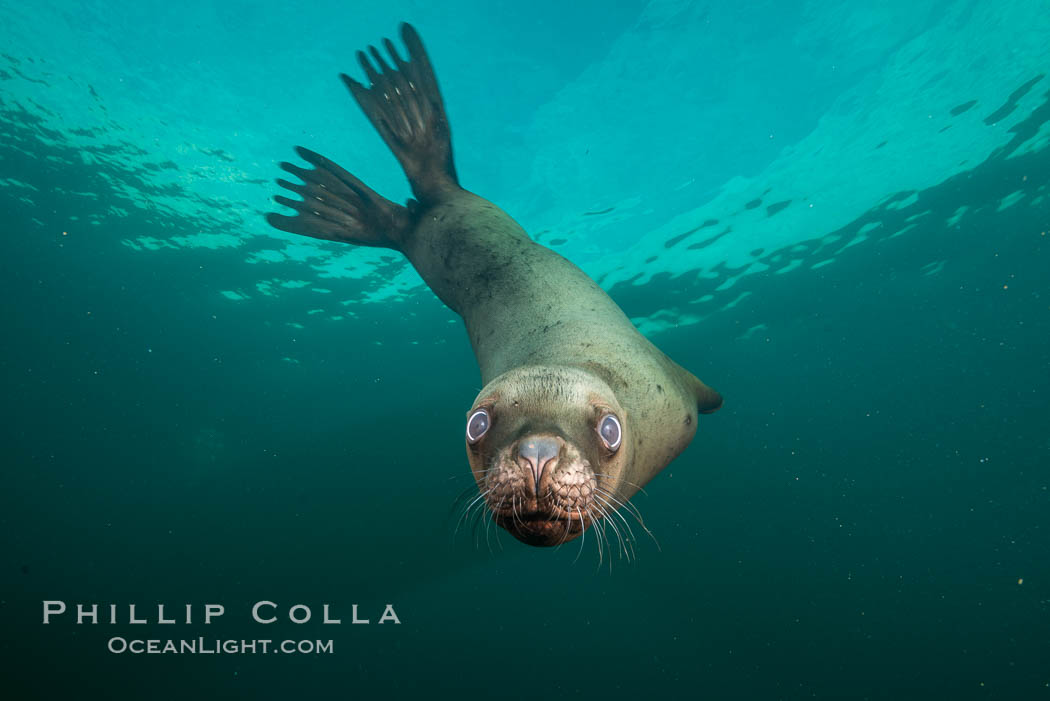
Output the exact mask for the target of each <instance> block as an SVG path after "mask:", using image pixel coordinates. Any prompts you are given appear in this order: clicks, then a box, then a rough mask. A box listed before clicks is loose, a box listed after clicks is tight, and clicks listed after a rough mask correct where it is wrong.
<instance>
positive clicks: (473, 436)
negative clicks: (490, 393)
mask: <svg viewBox="0 0 1050 701" xmlns="http://www.w3.org/2000/svg"><path fill="white" fill-rule="evenodd" d="M490 423H491V421H490V420H489V412H488V410H486V409H478V410H477V411H475V412H474V413H473V414H471V415H470V418H469V419H467V441H468V442H470V443H477V442H478V441H480V440H481V437H482V436H484V435H485V432H486V431H488V430H489V424H490Z"/></svg>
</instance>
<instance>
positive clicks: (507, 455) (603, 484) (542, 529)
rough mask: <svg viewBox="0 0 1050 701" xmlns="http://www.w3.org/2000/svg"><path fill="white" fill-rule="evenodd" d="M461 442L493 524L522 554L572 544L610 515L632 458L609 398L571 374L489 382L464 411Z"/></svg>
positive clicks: (532, 369)
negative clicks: (526, 547) (524, 546)
mask: <svg viewBox="0 0 1050 701" xmlns="http://www.w3.org/2000/svg"><path fill="white" fill-rule="evenodd" d="M466 443H467V456H468V459H469V460H470V467H471V471H472V472H473V474H474V479H475V481H476V482H477V484H478V488H479V489H480V490H481V494H482V495H483V497H482V498H483V499H484V503H485V505H487V507H488V509H489V510H490V511H491V513H492V517H493V519H494V520H495V521H496V523H498V524H499V525H500V526H502V527H503V528H505V529H506V530H508V531H510V532H511V533H512V534H513V535H514V537H516V538H518V539H519V540H521V541H523V542H525V543H528V544H530V545H558V544H560V543H563V542H566V541H569V540H572V539H573V538H575V537H577V536H578V535H580V534H581V533H583V532H584V531H585V530H586V529H587V528H588V527H590V526H591V525H593V524H594V523H595V522H596V521H597V520H598V519H600V518H603V517H607V516H610V515H611V514H612V512H613V511H615V510H616V507H617V506H618V504H617V497H616V495H617V494H618V493H619V489H618V485H619V484H620V483H621V481H622V479H623V477H624V475H625V473H626V471H627V468H628V466H629V465H630V463H631V456H632V453H633V444H632V441H631V419H630V417H629V416H627V415H626V412H625V411H624V408H623V407H622V406H620V404H619V402H617V400H616V396H615V395H614V394H613V391H612V390H611V389H610V388H609V386H608V385H607V384H606V383H605V382H603V381H602V380H601V379H600V378H598V377H597V376H595V375H594V374H592V373H589V372H586V371H585V370H582V369H579V368H573V367H554V366H523V367H518V368H515V369H514V370H511V371H509V372H506V373H504V374H502V375H500V376H499V377H497V378H495V379H494V380H493V381H492V382H490V383H489V384H488V385H487V386H486V387H485V388H484V389H482V390H481V393H480V394H479V395H478V397H477V399H475V400H474V404H473V405H472V406H471V408H470V411H468V412H467V427H466Z"/></svg>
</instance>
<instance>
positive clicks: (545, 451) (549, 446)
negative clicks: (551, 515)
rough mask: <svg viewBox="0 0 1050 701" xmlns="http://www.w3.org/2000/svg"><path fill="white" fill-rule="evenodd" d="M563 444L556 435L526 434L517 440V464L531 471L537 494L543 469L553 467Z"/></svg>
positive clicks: (551, 468)
mask: <svg viewBox="0 0 1050 701" xmlns="http://www.w3.org/2000/svg"><path fill="white" fill-rule="evenodd" d="M564 445H565V441H564V440H562V439H561V438H558V437H557V436H526V437H525V438H522V439H521V441H519V442H518V457H517V461H518V464H519V465H520V466H521V467H522V469H526V470H531V471H532V475H533V478H534V479H533V485H534V487H535V491H536V493H537V494H538V493H539V491H540V480H541V479H542V478H543V474H544V471H546V470H548V469H550V470H553V469H554V467H555V466H556V465H557V462H558V456H559V455H560V454H561V449H562V446H564Z"/></svg>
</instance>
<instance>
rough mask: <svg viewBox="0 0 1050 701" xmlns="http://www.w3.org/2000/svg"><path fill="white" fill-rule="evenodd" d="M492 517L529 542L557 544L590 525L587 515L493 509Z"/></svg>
mask: <svg viewBox="0 0 1050 701" xmlns="http://www.w3.org/2000/svg"><path fill="white" fill-rule="evenodd" d="M492 517H493V520H495V521H496V524H497V525H499V526H501V527H502V528H503V529H505V530H507V531H509V532H510V533H511V534H512V535H513V536H514V537H515V538H517V539H518V540H520V541H522V542H523V543H526V544H528V545H538V546H556V545H560V544H562V543H566V542H568V541H570V540H573V539H574V538H576V537H577V536H579V535H580V534H581V533H583V531H585V530H586V529H587V528H589V527H590V526H591V525H593V521H592V519H591V518H590V515H589V514H588V513H586V512H584V511H582V510H581V511H580V513H579V514H569V513H564V514H550V513H548V514H544V513H541V512H537V513H524V514H521V513H516V512H515V511H514V510H513V509H503V510H502V511H500V512H493V514H492Z"/></svg>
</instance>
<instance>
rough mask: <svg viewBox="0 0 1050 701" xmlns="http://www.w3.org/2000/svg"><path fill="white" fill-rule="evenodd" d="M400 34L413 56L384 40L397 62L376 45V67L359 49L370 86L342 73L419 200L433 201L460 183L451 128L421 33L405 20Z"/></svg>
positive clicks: (373, 59)
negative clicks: (389, 62) (405, 57)
mask: <svg viewBox="0 0 1050 701" xmlns="http://www.w3.org/2000/svg"><path fill="white" fill-rule="evenodd" d="M401 38H402V40H403V41H404V42H405V47H406V48H407V49H408V61H404V60H402V58H401V56H399V55H398V53H397V49H395V48H394V44H393V42H391V41H390V40H389V39H384V40H383V45H384V46H385V47H386V50H387V52H388V53H389V54H390V58H391V60H392V61H393V63H394V65H393V67H391V66H389V65H387V63H386V61H385V60H384V59H383V56H382V54H380V53H379V51H378V50H377V49H376V48H375V47H374V46H370V47H368V48H369V53H371V55H372V61H375V64H376V65H375V66H373V65H372V61H370V60H369V58H368V56H367V55H365V53H364V52H363V51H358V52H357V60H358V61H359V62H360V64H361V68H363V69H364V71H365V75H366V76H367V77H368V80H369V81H371V83H372V85H371V87H367V88H366V87H365V86H364V85H362V84H361V83H359V82H357V81H356V80H354V79H353V78H351V77H350V76H348V75H346V74H345V73H344V74H342V75H341V76H340V77H341V78H342V79H343V82H344V83H346V87H348V88H349V89H350V93H351V94H352V95H353V96H354V99H355V100H357V104H358V105H360V106H361V109H362V110H363V111H364V113H365V116H366V117H368V119H369V121H370V122H372V125H373V126H374V127H375V128H376V131H378V132H379V135H380V136H382V137H383V141H385V142H386V145H387V146H389V147H390V150H391V151H393V152H394V156H396V157H397V160H398V162H399V163H400V164H401V167H402V168H403V169H404V171H405V175H407V176H408V181H409V183H410V184H411V185H412V193H413V194H414V195H415V197H416V199H417V200H419V201H420V202H421V203H423V204H429V203H431V202H433V201H435V200H436V199H438V198H439V197H440V196H441V194H442V193H443V192H447V191H448V190H450V189H454V188H458V187H459V180H458V179H457V178H456V167H455V165H454V164H453V162H452V133H451V130H450V129H449V124H448V118H447V117H446V116H445V104H444V101H443V100H442V99H441V91H440V90H439V89H438V84H437V78H435V77H434V69H433V68H432V67H431V65H430V59H429V58H428V57H427V53H426V51H425V50H424V49H423V42H422V41H421V40H420V38H419V34H417V33H416V30H415V29H413V28H412V25H410V24H405V23H403V24H402V25H401Z"/></svg>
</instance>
